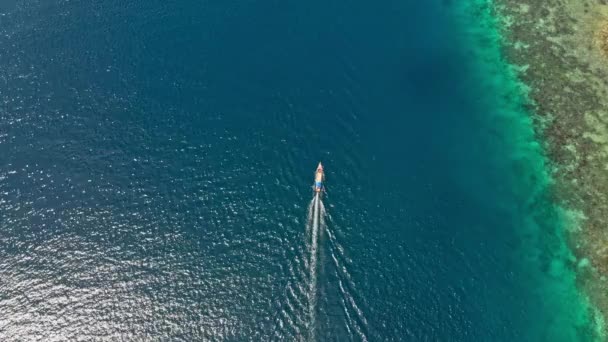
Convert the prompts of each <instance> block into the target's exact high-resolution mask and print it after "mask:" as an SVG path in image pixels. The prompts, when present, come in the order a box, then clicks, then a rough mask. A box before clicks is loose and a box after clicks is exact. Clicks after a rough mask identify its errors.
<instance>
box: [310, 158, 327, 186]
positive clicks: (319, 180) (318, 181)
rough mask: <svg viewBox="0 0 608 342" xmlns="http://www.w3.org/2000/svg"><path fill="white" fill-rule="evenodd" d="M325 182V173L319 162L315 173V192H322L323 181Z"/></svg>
mask: <svg viewBox="0 0 608 342" xmlns="http://www.w3.org/2000/svg"><path fill="white" fill-rule="evenodd" d="M324 180H325V173H324V172H323V165H322V164H321V162H319V165H318V166H317V171H315V185H313V186H312V188H313V189H314V190H315V192H321V191H322V190H323V181H324Z"/></svg>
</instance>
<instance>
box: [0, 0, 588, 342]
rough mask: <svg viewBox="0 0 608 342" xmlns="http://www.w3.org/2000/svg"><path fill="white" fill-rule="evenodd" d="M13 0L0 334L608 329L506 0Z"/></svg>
mask: <svg viewBox="0 0 608 342" xmlns="http://www.w3.org/2000/svg"><path fill="white" fill-rule="evenodd" d="M0 12H1V13H0V47H1V49H0V85H1V86H0V100H1V102H0V215H1V216H0V219H1V220H0V339H1V340H6V341H17V340H44V341H65V340H83V341H85V340H86V341H88V340H150V341H154V340H158V341H166V340H172V341H180V340H182V341H193V340H204V341H206V340H209V341H234V340H264V341H266V340H320V341H321V340H340V341H342V340H355V341H359V340H369V341H378V340H412V341H448V340H449V341H476V340H477V341H514V340H521V341H575V340H580V341H584V340H590V339H592V338H593V337H594V336H593V334H592V330H591V320H592V318H591V316H590V313H589V309H588V308H587V305H586V303H585V298H583V297H582V296H581V295H580V294H579V293H578V292H577V290H576V273H575V272H574V269H575V266H574V265H575V264H576V260H575V259H574V258H573V256H572V255H571V254H570V252H569V251H568V249H567V248H566V244H565V241H564V229H566V228H567V226H566V223H567V221H566V220H565V219H564V216H565V214H564V211H563V210H562V209H560V208H558V207H556V206H555V205H554V204H553V203H552V197H551V192H550V185H551V180H550V178H549V176H548V173H547V165H546V162H545V160H544V157H543V155H542V150H541V148H540V145H539V144H538V143H537V142H536V141H535V137H534V132H533V129H532V125H531V121H530V118H529V114H528V113H527V112H526V109H525V106H524V103H525V88H523V87H522V86H521V85H519V84H517V82H516V81H515V80H516V78H515V72H514V70H513V69H512V68H511V67H510V66H509V65H508V64H507V63H506V62H505V61H504V60H502V57H501V55H500V48H499V43H500V37H499V35H498V34H497V32H498V31H497V26H496V24H497V23H496V20H495V19H494V18H493V17H492V12H491V7H490V3H489V2H486V1H481V0H475V1H473V0H470V1H466V2H452V1H442V2H440V1H425V2H421V1H409V0H400V1H392V0H386V1H382V2H379V3H370V2H363V1H358V0H356V1H351V2H338V1H307V2H301V1H242V2H226V1H215V0H211V1H206V2H203V1H190V0H187V1H181V2H179V3H168V2H165V1H156V0H152V1H145V2H125V1H116V0H104V1H98V2H84V1H59V0H50V1H28V2H23V1H0ZM318 161H322V162H323V163H324V165H325V167H326V187H327V188H326V190H327V193H326V194H325V195H324V196H323V198H322V199H321V200H320V202H319V206H318V209H317V210H316V212H317V213H318V214H317V215H318V216H317V218H316V219H313V216H315V215H314V213H315V210H314V208H315V207H316V205H315V202H314V201H312V198H313V197H312V191H311V184H312V181H313V171H314V169H315V167H316V165H317V162H318ZM311 220H312V221H311ZM314 221H316V222H317V223H316V224H315V223H313V224H311V222H314Z"/></svg>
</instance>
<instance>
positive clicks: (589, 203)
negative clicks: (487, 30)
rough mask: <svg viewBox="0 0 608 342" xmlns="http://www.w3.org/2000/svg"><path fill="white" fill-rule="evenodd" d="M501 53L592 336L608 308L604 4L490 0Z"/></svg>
mask: <svg viewBox="0 0 608 342" xmlns="http://www.w3.org/2000/svg"><path fill="white" fill-rule="evenodd" d="M492 10H493V12H494V15H495V17H496V18H497V20H498V21H499V24H500V28H499V29H500V31H501V33H502V36H503V37H504V41H503V53H504V56H505V58H506V60H507V61H508V62H509V63H510V64H512V65H513V66H514V67H515V70H517V73H518V75H517V76H518V78H519V80H521V81H522V82H523V83H524V84H525V85H526V86H527V87H529V88H528V94H527V97H528V99H529V102H530V103H529V105H528V106H529V109H530V113H533V114H532V119H533V121H534V128H535V131H536V135H537V137H538V140H539V141H540V142H542V143H543V149H544V151H545V153H546V154H547V158H548V160H549V163H550V164H549V168H550V172H551V177H552V178H553V179H554V180H555V184H554V195H553V196H554V197H555V202H556V203H558V205H559V206H561V207H563V208H567V209H565V210H567V212H566V213H565V215H566V216H567V217H566V221H568V222H567V223H566V227H565V228H566V230H567V232H566V235H567V236H566V239H567V242H568V245H569V247H570V250H571V251H572V253H573V256H574V260H572V265H571V267H572V268H574V269H575V270H576V283H577V286H578V288H579V289H580V291H581V293H582V295H583V297H585V298H588V301H589V304H590V308H589V310H590V311H591V312H590V315H591V317H592V319H593V322H591V324H593V325H594V330H595V334H594V335H595V336H594V337H595V339H603V338H605V336H606V331H605V330H606V327H605V325H604V321H605V317H606V314H608V291H606V288H607V285H608V282H607V278H608V247H607V246H608V231H605V227H607V226H608V215H606V213H607V212H608V180H606V178H607V177H608V5H602V4H600V3H599V1H598V0H596V1H575V0H554V1H547V2H538V1H534V0H494V4H493V8H492Z"/></svg>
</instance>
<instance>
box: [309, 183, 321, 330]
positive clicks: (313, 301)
mask: <svg viewBox="0 0 608 342" xmlns="http://www.w3.org/2000/svg"><path fill="white" fill-rule="evenodd" d="M313 202H314V204H313V208H314V210H313V215H312V237H311V245H310V288H309V292H308V303H309V311H310V329H309V332H310V340H314V332H315V329H314V326H315V322H316V306H317V249H318V241H317V240H318V232H319V203H320V202H321V201H320V199H319V194H318V193H317V194H315V197H314V199H313Z"/></svg>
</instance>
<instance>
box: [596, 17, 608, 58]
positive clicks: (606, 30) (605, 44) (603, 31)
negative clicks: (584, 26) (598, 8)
mask: <svg viewBox="0 0 608 342" xmlns="http://www.w3.org/2000/svg"><path fill="white" fill-rule="evenodd" d="M596 41H597V44H598V47H599V48H600V50H602V52H603V53H604V56H606V57H607V58H608V21H605V22H603V23H602V24H601V25H600V28H599V30H598V32H597V35H596Z"/></svg>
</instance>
